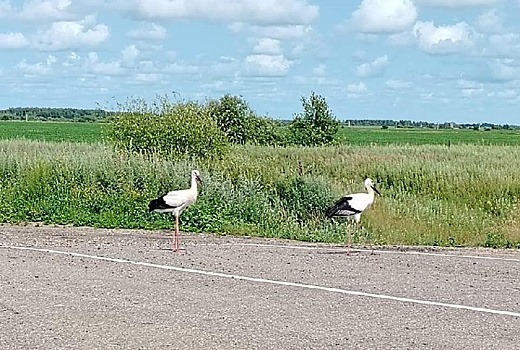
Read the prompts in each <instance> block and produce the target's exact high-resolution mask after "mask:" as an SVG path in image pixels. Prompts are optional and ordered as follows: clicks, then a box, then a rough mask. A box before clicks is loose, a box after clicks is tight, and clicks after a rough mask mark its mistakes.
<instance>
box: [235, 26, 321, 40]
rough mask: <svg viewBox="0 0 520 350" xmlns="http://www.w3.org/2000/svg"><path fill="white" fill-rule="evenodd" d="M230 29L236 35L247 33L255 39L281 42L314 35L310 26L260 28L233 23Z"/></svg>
mask: <svg viewBox="0 0 520 350" xmlns="http://www.w3.org/2000/svg"><path fill="white" fill-rule="evenodd" d="M229 29H230V30H231V31H233V32H235V33H240V32H247V33H250V34H251V35H253V36H255V37H260V38H273V39H279V40H286V39H301V38H304V37H306V36H308V35H310V34H312V33H313V29H312V27H311V26H308V25H284V26H282V25H279V26H258V25H248V24H245V23H233V24H230V25H229Z"/></svg>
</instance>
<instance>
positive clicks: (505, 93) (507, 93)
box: [488, 89, 518, 99]
mask: <svg viewBox="0 0 520 350" xmlns="http://www.w3.org/2000/svg"><path fill="white" fill-rule="evenodd" d="M488 96H489V97H493V96H496V97H499V98H505V99H512V98H515V97H517V96H518V92H517V91H516V90H514V89H505V90H501V91H497V92H494V91H492V92H490V93H489V94H488Z"/></svg>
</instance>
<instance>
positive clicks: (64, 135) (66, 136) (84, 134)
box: [0, 120, 103, 142]
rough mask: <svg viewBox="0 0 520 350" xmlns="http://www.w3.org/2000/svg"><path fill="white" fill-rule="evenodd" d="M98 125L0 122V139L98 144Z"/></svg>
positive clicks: (100, 127) (99, 129)
mask: <svg viewBox="0 0 520 350" xmlns="http://www.w3.org/2000/svg"><path fill="white" fill-rule="evenodd" d="M102 126H103V124H99V123H72V122H37V121H29V122H25V121H7V120H2V121H0V139H1V140H5V139H19V138H23V139H27V140H40V141H54V142H63V141H70V142H99V141H101V140H102Z"/></svg>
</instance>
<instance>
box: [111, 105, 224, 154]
mask: <svg viewBox="0 0 520 350" xmlns="http://www.w3.org/2000/svg"><path fill="white" fill-rule="evenodd" d="M110 122H111V127H110V129H109V138H110V140H111V141H112V142H113V143H114V144H115V145H116V146H117V147H118V148H120V149H123V150H126V151H129V152H137V153H151V154H157V155H160V156H163V157H167V158H171V159H186V158H189V159H198V158H204V159H212V158H218V157H220V156H222V154H223V153H224V152H225V151H226V149H227V145H228V143H227V140H226V137H225V135H224V134H223V133H222V132H221V131H220V129H219V128H218V126H217V124H216V122H215V121H214V120H213V119H212V118H211V117H210V115H209V113H208V111H207V109H205V108H204V107H203V106H201V105H199V104H198V103H196V102H192V101H189V102H176V103H172V102H170V101H169V99H168V98H167V97H161V98H157V99H156V100H155V101H154V103H153V104H152V105H151V106H149V105H147V104H146V102H145V101H143V100H131V101H129V102H128V103H127V104H126V106H124V108H123V111H121V112H119V113H116V114H115V116H114V117H112V118H111V120H110Z"/></svg>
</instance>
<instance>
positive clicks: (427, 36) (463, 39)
mask: <svg viewBox="0 0 520 350" xmlns="http://www.w3.org/2000/svg"><path fill="white" fill-rule="evenodd" d="M413 33H414V35H415V37H416V38H417V41H418V45H419V47H420V48H421V49H422V50H423V51H425V52H428V53H430V54H447V53H455V52H459V51H461V50H462V49H464V48H467V47H470V46H472V45H473V37H472V35H473V33H472V30H471V28H470V27H469V26H468V24H467V23H466V22H459V23H457V24H454V25H447V26H438V27H436V26H435V24H434V23H433V22H421V21H418V22H417V23H416V24H415V26H414V28H413Z"/></svg>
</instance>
